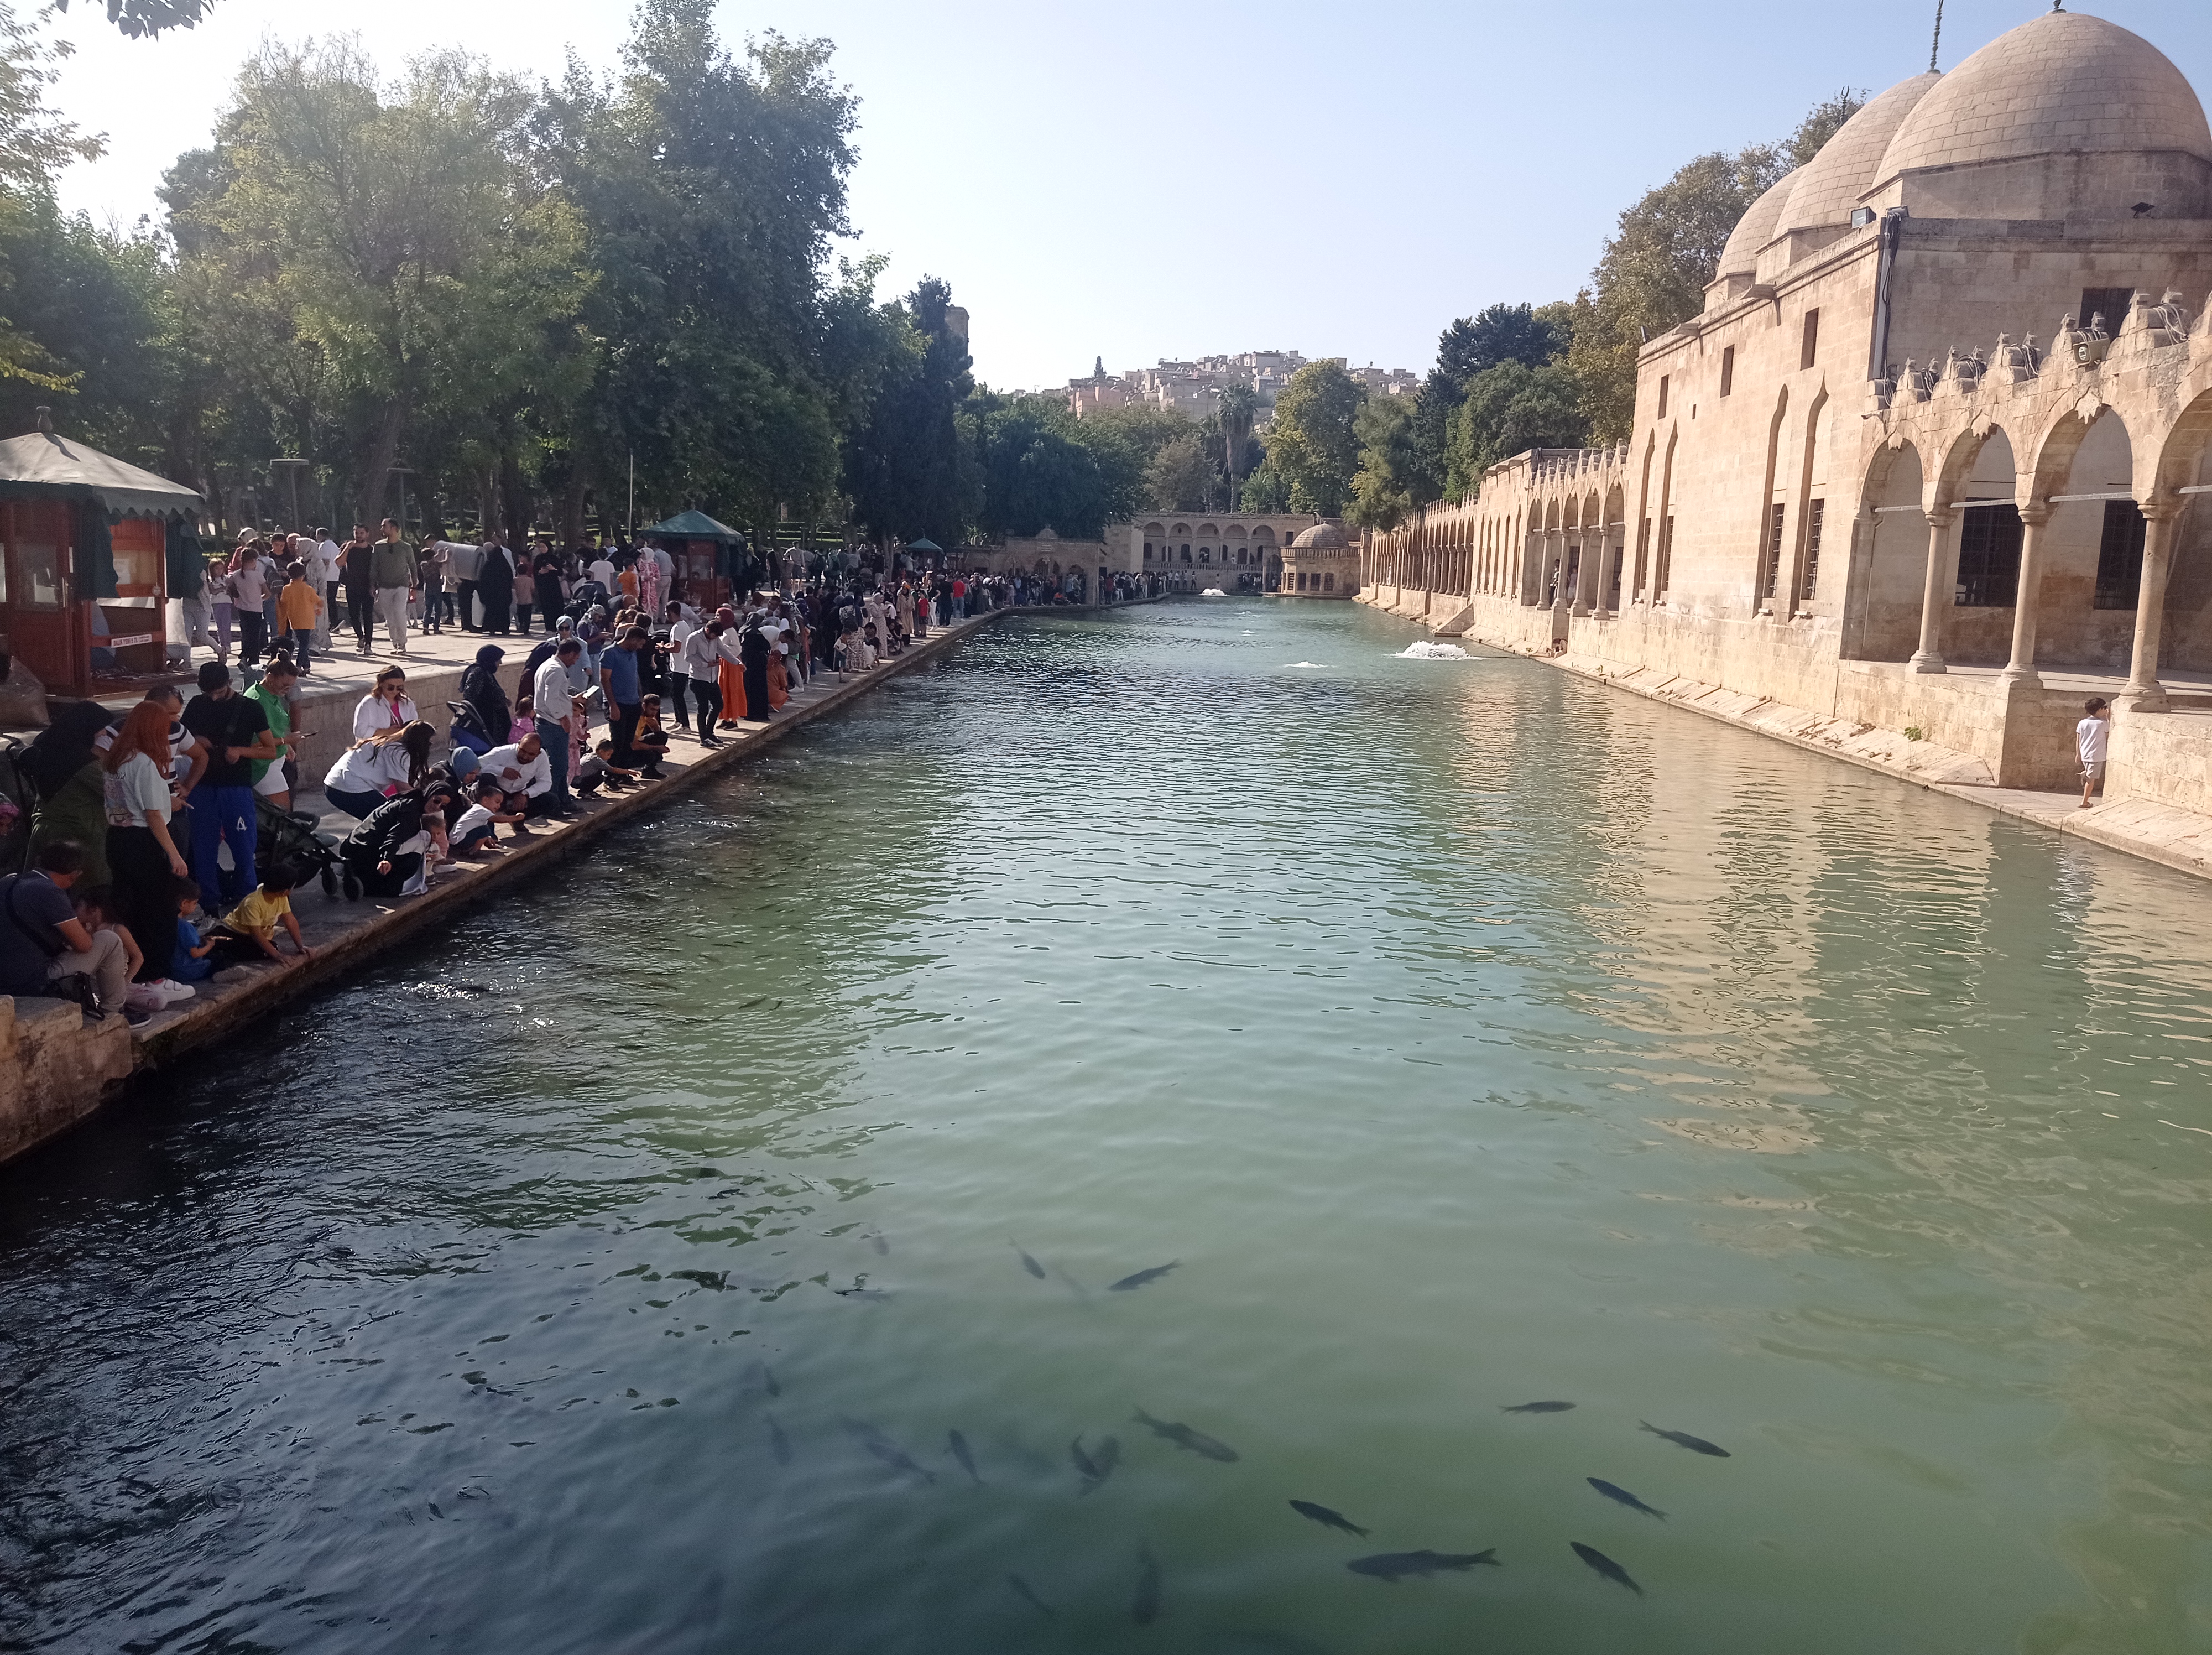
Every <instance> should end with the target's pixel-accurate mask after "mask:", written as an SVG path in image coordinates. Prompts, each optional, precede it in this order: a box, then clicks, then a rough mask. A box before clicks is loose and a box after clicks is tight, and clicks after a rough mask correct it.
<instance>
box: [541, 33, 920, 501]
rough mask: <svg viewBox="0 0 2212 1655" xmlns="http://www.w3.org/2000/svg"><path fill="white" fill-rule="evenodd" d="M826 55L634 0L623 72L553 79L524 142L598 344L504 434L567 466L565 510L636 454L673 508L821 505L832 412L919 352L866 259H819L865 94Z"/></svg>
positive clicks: (836, 219) (841, 421) (831, 476)
mask: <svg viewBox="0 0 2212 1655" xmlns="http://www.w3.org/2000/svg"><path fill="white" fill-rule="evenodd" d="M829 56H830V46H829V43H828V42H827V41H824V40H789V39H787V38H785V37H784V36H782V35H780V34H775V33H767V34H763V35H762V36H759V37H757V38H756V39H755V40H751V41H750V43H749V44H748V46H747V49H746V52H745V54H744V57H743V58H741V59H740V58H732V56H731V54H730V53H729V52H726V50H725V49H724V47H723V46H722V44H721V41H720V38H719V36H718V35H717V34H716V33H715V30H714V9H713V5H712V3H711V0H643V3H641V5H640V6H639V8H638V10H637V13H636V16H635V21H634V23H633V26H632V30H631V35H630V39H629V42H628V44H627V45H626V46H624V47H623V71H622V73H621V74H620V75H619V76H617V77H616V78H614V79H613V80H612V81H611V82H599V81H597V80H594V79H593V78H592V76H590V75H589V74H588V73H587V72H586V70H584V69H583V68H582V67H581V66H580V65H576V64H572V65H571V67H570V70H569V72H568V76H567V77H566V79H565V80H564V81H563V82H562V85H561V86H560V87H559V88H553V89H551V90H550V91H549V92H548V94H547V95H546V97H545V99H544V103H543V106H542V107H541V109H540V111H539V113H538V117H537V119H536V121H535V123H534V126H533V133H534V137H535V138H536V155H537V157H538V167H539V172H540V177H541V179H542V181H543V182H544V185H545V186H547V187H548V188H549V189H550V190H551V191H553V192H555V193H556V195H557V196H559V197H560V198H562V199H564V200H567V201H569V202H572V203H574V205H575V208H576V210H578V211H579V212H580V215H581V216H582V219H583V222H584V223H585V226H586V235H587V240H588V253H587V266H588V268H589V269H590V271H591V274H592V281H591V284H590V287H589V289H588V291H587V293H586V297H585V301H584V307H583V320H584V323H585V328H584V333H585V336H586V338H588V339H589V340H590V341H591V342H592V350H591V353H590V354H591V360H590V361H589V362H588V363H587V364H586V366H587V368H588V384H587V386H586V389H585V390H584V391H583V392H581V393H580V395H575V396H573V397H569V398H567V399H562V400H561V401H560V402H559V403H557V404H549V405H545V406H542V407H539V408H536V409H533V411H532V414H533V417H532V419H531V420H529V421H526V422H524V423H523V425H524V429H520V430H518V431H517V432H516V433H515V440H516V441H521V442H524V443H526V444H527V443H529V442H531V441H532V440H533V439H534V440H535V441H536V442H537V444H538V447H539V448H540V451H541V453H544V456H545V458H546V459H549V460H557V462H558V463H559V464H560V465H562V467H563V468H564V470H565V471H566V472H567V475H568V480H569V483H568V486H569V497H570V506H571V508H572V510H573V509H574V508H580V502H581V495H582V490H583V489H584V488H585V486H586V484H588V483H590V482H591V481H592V480H593V479H595V478H608V479H611V478H612V477H613V476H614V475H617V474H619V473H621V472H624V471H625V470H626V468H627V467H628V465H629V463H630V462H631V461H632V460H633V459H634V460H635V465H636V468H637V476H638V486H639V489H640V491H641V494H643V495H644V496H646V497H647V498H648V499H652V500H657V501H659V502H661V503H662V504H664V505H665V506H666V507H667V508H670V509H678V508H681V507H683V506H685V505H689V504H692V503H696V502H702V501H704V502H714V503H716V504H718V505H719V506H720V508H721V509H723V510H725V511H726V512H727V513H728V514H730V515H731V517H732V519H733V520H738V521H741V522H745V523H750V524H755V525H758V526H763V527H765V526H772V525H773V524H774V522H775V520H776V518H777V517H778V515H779V514H780V513H781V510H782V509H783V508H790V509H791V510H793V512H796V513H799V514H801V515H805V516H811V515H814V514H818V513H821V512H823V511H827V510H829V509H830V508H831V502H832V501H833V500H834V498H835V497H836V495H837V493H838V490H839V486H840V483H841V460H840V456H839V453H838V446H837V444H838V437H839V435H840V433H841V431H850V430H852V429H854V428H855V427H856V426H859V425H860V424H862V423H865V420H866V414H867V407H868V405H869V403H870V402H871V400H872V399H873V398H874V397H875V396H876V395H877V394H878V392H879V391H880V390H881V388H882V385H883V382H884V376H885V375H886V374H888V373H889V372H890V371H891V370H892V368H895V367H897V366H901V365H904V366H907V367H913V366H915V362H914V360H913V359H915V358H916V357H917V356H919V355H921V354H926V353H927V344H926V343H925V342H922V341H921V340H919V339H918V338H916V337H915V336H912V334H911V327H912V319H911V318H910V317H904V318H901V317H896V316H891V315H886V314H884V313H882V307H878V305H877V304H876V302H875V301H874V297H873V285H874V281H875V277H876V276H877V274H878V272H879V271H880V269H881V265H879V264H877V265H866V266H854V265H849V264H848V265H844V266H842V267H841V279H840V281H839V282H838V283H836V284H834V285H832V284H829V283H825V282H824V280H823V276H824V271H825V267H826V266H827V265H828V262H829V249H830V246H831V245H832V243H833V241H834V240H835V239H836V237H838V236H840V235H842V234H845V233H846V232H847V230H848V224H847V222H846V195H845V189H846V179H847V176H848V173H849V172H850V170H851V167H852V165H853V160H854V154H853V149H852V143H851V139H852V132H853V129H854V122H855V119H856V116H855V111H856V103H855V100H854V97H853V95H852V94H851V93H850V92H849V90H848V89H847V88H844V87H842V86H840V85H838V84H837V83H836V82H835V81H834V80H833V79H832V78H831V76H830V75H829ZM910 347H911V348H910ZM963 355H964V351H963ZM946 417H947V418H948V419H949V417H950V416H949V413H948V414H947V416H946ZM532 426H534V427H535V428H536V429H535V430H534V431H533V430H532V429H529V428H531V427H532ZM948 544H949V543H948Z"/></svg>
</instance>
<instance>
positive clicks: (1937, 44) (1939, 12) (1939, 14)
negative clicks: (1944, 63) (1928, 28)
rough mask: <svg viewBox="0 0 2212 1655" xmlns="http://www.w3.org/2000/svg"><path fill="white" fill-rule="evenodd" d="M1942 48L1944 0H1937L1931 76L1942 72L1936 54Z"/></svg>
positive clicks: (2055, 7)
mask: <svg viewBox="0 0 2212 1655" xmlns="http://www.w3.org/2000/svg"><path fill="white" fill-rule="evenodd" d="M2051 9H2052V10H2054V11H2055V10H2057V3H2056V0H2053V3H2052V6H2051ZM1942 46H1943V0H1936V38H1935V39H1934V40H1930V41H1929V43H1928V72H1929V74H1930V75H1936V74H1940V73H1942V71H1941V70H1938V69H1937V68H1936V53H1937V52H1940V51H1941V50H1942Z"/></svg>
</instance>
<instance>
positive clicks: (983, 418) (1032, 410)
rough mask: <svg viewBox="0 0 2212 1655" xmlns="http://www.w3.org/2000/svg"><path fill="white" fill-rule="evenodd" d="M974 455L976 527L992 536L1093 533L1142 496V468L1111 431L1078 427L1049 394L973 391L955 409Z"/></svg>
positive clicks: (1136, 504)
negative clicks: (977, 496)
mask: <svg viewBox="0 0 2212 1655" xmlns="http://www.w3.org/2000/svg"><path fill="white" fill-rule="evenodd" d="M961 418H962V423H963V428H964V429H966V430H967V431H968V432H969V435H970V438H971V441H973V443H974V445H975V451H976V454H977V457H978V459H979V461H980V465H981V483H982V491H981V507H980V509H979V510H978V513H977V521H976V526H977V527H978V528H979V529H980V530H981V532H982V533H983V534H984V535H986V536H987V537H988V538H993V539H997V538H1002V537H1004V536H1006V535H1010V534H1012V535H1030V534H1036V532H1039V531H1040V530H1042V529H1045V528H1050V529H1052V530H1053V531H1054V532H1056V533H1058V534H1061V535H1064V536H1066V537H1068V538H1073V539H1096V538H1097V537H1098V536H1099V535H1100V534H1101V533H1103V532H1104V530H1105V526H1106V524H1107V523H1108V522H1109V520H1113V519H1115V518H1118V517H1122V516H1126V515H1127V514H1129V513H1130V512H1132V511H1134V510H1136V509H1138V508H1139V507H1140V506H1141V505H1142V504H1143V503H1144V501H1143V494H1144V480H1143V478H1144V468H1143V465H1142V462H1141V461H1140V460H1139V457H1138V455H1137V453H1136V451H1135V450H1134V449H1133V448H1132V447H1130V446H1129V445H1128V444H1127V443H1126V442H1124V441H1122V440H1121V437H1120V436H1119V435H1117V434H1115V433H1113V432H1110V431H1105V430H1097V429H1085V427H1086V426H1089V425H1091V424H1092V423H1093V422H1091V421H1086V420H1079V419H1077V418H1076V417H1074V416H1073V414H1071V413H1069V412H1068V411H1067V405H1066V403H1065V402H1063V401H1061V400H1060V399H1059V398H1057V397H1042V396H1012V397H1009V396H1001V395H999V394H997V393H995V392H988V391H978V392H975V395H974V396H972V397H970V398H969V401H968V405H967V406H966V408H964V409H963V411H962V416H961Z"/></svg>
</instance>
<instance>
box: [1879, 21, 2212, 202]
mask: <svg viewBox="0 0 2212 1655" xmlns="http://www.w3.org/2000/svg"><path fill="white" fill-rule="evenodd" d="M1840 136H1842V135H1841V134H1840V133H1839V134H1838V137H1840ZM2148 150H2180V151H2182V152H2184V153H2185V154H2188V155H2196V156H2198V157H2200V158H2202V159H2203V160H2206V161H2212V129H2208V128H2207V126H2206V125H2205V121H2204V106H2203V104H2201V103H2200V102H2198V101H2197V93H2196V91H2195V89H2194V88H2191V86H2190V84H2189V82H2188V80H2187V78H2186V77H2185V76H2183V74H2182V72H2181V71H2180V70H2178V69H2176V68H2175V67H2174V66H2173V64H2172V61H2171V60H2169V59H2168V58H2167V57H2166V54H2165V53H2164V52H2160V50H2159V49H2158V48H2157V47H2156V46H2153V45H2151V43H2150V42H2149V41H2148V40H2144V39H2143V38H2142V36H2141V35H2139V34H2130V33H2129V32H2128V31H2127V30H2125V29H2124V28H2122V27H2120V26H2119V25H2118V24H2117V23H2108V22H2106V21H2105V20H2104V19H2103V18H2101V17H2090V16H2087V15H2083V14H2082V13H2081V12H2073V11H2053V12H2046V13H2045V14H2044V15H2042V16H2040V17H2038V18H2036V19H2035V20H2034V21H2032V22H2027V23H2022V24H2021V26H2020V27H2018V28H2016V29H2014V30H2012V31H2011V32H2010V33H2005V34H2001V35H1999V36H1998V37H1997V38H1996V40H1992V41H1990V43H1989V45H1987V46H1984V47H1983V48H1982V49H1981V50H1980V51H1979V52H1975V53H1974V54H1973V55H1972V57H1970V58H1967V59H1966V62H1964V63H1962V64H1960V65H1959V66H1958V67H1957V68H1956V69H1954V70H1952V71H1951V72H1950V73H1949V74H1948V75H1946V76H1943V78H1942V81H1941V82H1939V83H1938V84H1937V85H1936V88H1934V89H1933V90H1932V91H1930V92H1929V93H1928V94H1927V95H1926V96H1925V97H1923V98H1922V99H1921V100H1920V101H1919V103H1918V104H1917V106H1915V107H1914V109H1913V110H1912V113H1911V114H1910V115H1908V116H1907V117H1906V118H1905V122H1904V124H1903V125H1900V126H1899V128H1898V129H1897V135H1896V137H1893V138H1892V139H1891V140H1890V143H1889V148H1888V149H1887V152H1886V153H1885V154H1884V155H1883V156H1882V159H1881V168H1880V170H1879V171H1878V172H1877V173H1876V174H1875V180H1874V181H1875V182H1877V183H1879V182H1883V181H1886V180H1887V179H1892V178H1894V177H1896V176H1897V175H1898V174H1899V173H1904V172H1910V171H1912V170H1914V169H1916V168H1922V167H1960V166H1966V165H1970V164H1972V163H1974V162H1978V161H2009V160H2016V159H2021V158H2024V157H2027V156H2030V155H2049V154H2051V153H2053V152H2062V153H2063V152H2067V151H2089V152H2096V151H2103V152H2107V153H2115V152H2117V153H2141V152H2143V151H2148Z"/></svg>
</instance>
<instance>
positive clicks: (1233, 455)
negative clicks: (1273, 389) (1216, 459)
mask: <svg viewBox="0 0 2212 1655" xmlns="http://www.w3.org/2000/svg"><path fill="white" fill-rule="evenodd" d="M1220 416H1221V447H1222V456H1221V457H1222V465H1223V466H1224V468H1225V470H1226V472H1228V478H1229V497H1230V498H1231V499H1232V500H1233V499H1235V498H1236V496H1237V475H1238V473H1239V472H1242V471H1243V470H1244V451H1245V449H1246V448H1247V447H1249V445H1250V443H1251V441H1252V427H1253V425H1254V423H1255V422H1256V421H1257V420H1258V419H1259V417H1260V399H1259V396H1258V393H1256V392H1255V391H1254V390H1253V389H1252V387H1251V386H1249V385H1245V384H1243V383H1238V384H1236V385H1231V386H1228V387H1227V388H1226V389H1225V390H1224V391H1223V392H1222V393H1221V408H1220Z"/></svg>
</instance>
